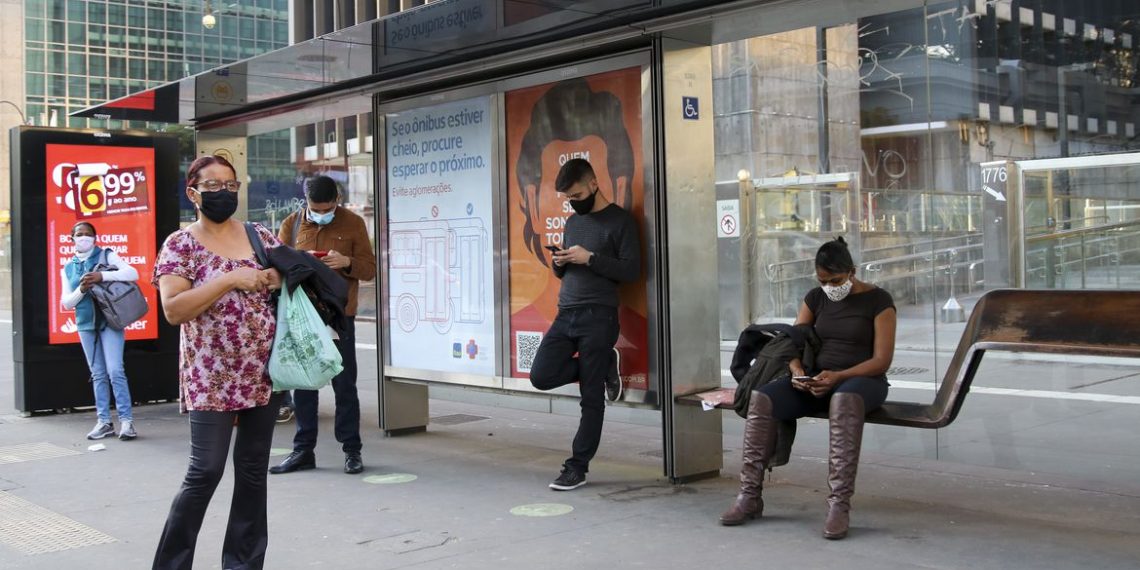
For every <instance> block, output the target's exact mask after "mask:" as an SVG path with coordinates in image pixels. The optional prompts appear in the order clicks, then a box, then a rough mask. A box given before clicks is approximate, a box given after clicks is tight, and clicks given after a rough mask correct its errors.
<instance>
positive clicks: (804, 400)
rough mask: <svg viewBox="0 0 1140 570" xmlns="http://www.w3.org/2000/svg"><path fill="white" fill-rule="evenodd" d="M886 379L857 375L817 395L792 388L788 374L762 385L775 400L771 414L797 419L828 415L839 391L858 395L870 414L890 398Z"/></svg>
mask: <svg viewBox="0 0 1140 570" xmlns="http://www.w3.org/2000/svg"><path fill="white" fill-rule="evenodd" d="M887 388H888V385H887V380H886V379H885V378H883V377H881V376H879V377H874V378H872V377H870V376H855V377H854V378H848V379H846V380H844V381H843V382H841V383H840V384H839V386H838V387H837V388H836V389H834V390H832V391H831V392H830V393H828V394H827V395H825V396H823V397H820V398H817V397H815V396H813V395H812V394H811V392H802V391H800V390H796V389H795V388H793V387H792V379H791V378H788V377H784V378H781V379H779V380H773V381H772V382H769V383H767V384H765V385H764V386H762V387H761V388H760V391H761V392H763V393H764V394H767V395H768V397H769V398H771V400H772V417H773V418H775V419H777V420H780V421H784V420H795V419H799V418H803V417H807V416H811V415H815V414H818V413H823V414H826V413H827V411H828V406H829V405H830V403H831V397H832V396H833V395H835V394H838V393H841V392H842V393H849V394H859V395H860V396H862V398H863V409H864V410H865V411H866V412H867V413H871V412H873V411H875V410H877V409H879V406H882V405H883V402H884V401H886V399H887Z"/></svg>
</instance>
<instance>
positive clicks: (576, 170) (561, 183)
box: [554, 158, 596, 192]
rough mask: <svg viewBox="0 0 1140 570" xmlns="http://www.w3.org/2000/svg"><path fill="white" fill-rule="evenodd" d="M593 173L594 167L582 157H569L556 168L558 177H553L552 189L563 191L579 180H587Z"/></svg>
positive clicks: (592, 176) (593, 176)
mask: <svg viewBox="0 0 1140 570" xmlns="http://www.w3.org/2000/svg"><path fill="white" fill-rule="evenodd" d="M591 178H596V176H595V175H594V167H593V166H590V161H588V160H586V159H584V158H571V159H570V160H567V161H566V164H563V165H562V168H559V169H558V178H555V179H554V189H555V190H557V191H559V192H565V191H567V190H569V189H570V187H571V186H573V185H575V184H577V183H579V182H589V181H590V179H591Z"/></svg>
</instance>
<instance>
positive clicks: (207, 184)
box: [195, 178, 241, 192]
mask: <svg viewBox="0 0 1140 570" xmlns="http://www.w3.org/2000/svg"><path fill="white" fill-rule="evenodd" d="M195 186H198V187H199V188H205V189H206V191H207V192H217V191H218V190H221V189H222V188H225V189H226V190H227V191H229V192H237V191H238V190H241V182H238V181H237V180H215V179H213V178H211V179H209V180H202V181H200V182H198V183H197V184H195Z"/></svg>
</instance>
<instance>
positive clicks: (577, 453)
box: [530, 158, 641, 491]
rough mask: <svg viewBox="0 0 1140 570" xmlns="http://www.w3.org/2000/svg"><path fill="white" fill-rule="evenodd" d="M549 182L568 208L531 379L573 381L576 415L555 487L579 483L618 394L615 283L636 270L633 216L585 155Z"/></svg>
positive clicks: (539, 384)
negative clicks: (609, 195)
mask: <svg viewBox="0 0 1140 570" xmlns="http://www.w3.org/2000/svg"><path fill="white" fill-rule="evenodd" d="M554 186H555V189H556V190H557V191H558V192H559V193H560V194H563V195H564V196H566V198H568V199H569V200H570V206H571V207H573V208H574V212H575V214H574V215H572V216H570V217H569V219H567V220H566V230H565V232H564V233H563V234H562V249H558V250H556V251H554V252H553V255H552V259H553V262H554V275H555V276H557V277H558V278H559V279H561V280H562V288H561V290H560V291H559V293H558V316H557V317H556V318H555V319H554V322H553V323H552V324H551V325H550V330H548V331H547V332H546V335H545V336H543V338H542V344H540V345H539V347H538V353H537V354H536V355H535V359H534V364H533V365H532V367H531V373H530V381H531V384H533V385H534V387H535V388H538V389H539V390H551V389H554V388H557V387H559V386H565V385H566V384H569V383H571V382H578V387H579V391H580V392H581V394H582V402H581V406H582V419H581V420H580V421H579V423H578V433H577V434H576V435H575V436H574V444H573V455H571V457H570V458H569V459H567V460H566V461H565V462H564V463H563V464H562V473H561V474H560V475H559V476H558V478H557V479H555V480H554V482H553V483H551V484H550V488H551V489H554V490H556V491H569V490H571V489H577V488H578V487H581V486H582V485H585V484H586V472H587V471H589V466H590V460H591V459H593V457H594V454H595V453H597V451H598V442H599V441H601V438H602V419H603V418H604V416H605V411H606V404H605V399H606V398H608V399H610V400H611V401H613V400H617V399H618V398H620V397H621V390H622V384H621V377H620V375H619V371H618V366H619V360H618V359H619V356H618V353H617V351H616V350H615V349H614V345H615V344H616V343H617V339H618V304H619V300H618V284H619V283H624V282H630V281H635V280H637V278H638V277H640V275H641V241H640V237H639V235H638V229H637V222H636V221H635V220H634V219H633V216H632V215H630V213H629V212H627V211H625V210H623V209H622V208H621V207H619V206H617V205H615V204H611V203H610V201H609V200H607V199H606V197H605V196H604V195H602V194H599V193H598V179H597V176H595V174H594V169H593V167H591V166H590V163H589V162H587V161H586V160H584V159H581V158H575V159H571V160H569V161H567V162H566V164H564V165H563V166H562V168H561V169H560V170H559V171H558V178H557V179H556V180H555V182H554ZM575 353H577V356H576V357H575Z"/></svg>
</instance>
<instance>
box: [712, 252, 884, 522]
mask: <svg viewBox="0 0 1140 570" xmlns="http://www.w3.org/2000/svg"><path fill="white" fill-rule="evenodd" d="M815 273H816V277H817V278H818V279H819V283H820V286H819V287H816V288H815V289H812V290H811V291H808V294H807V296H805V297H804V302H803V304H801V305H800V312H799V315H798V316H797V317H796V324H797V325H800V324H807V325H812V326H813V327H814V328H815V332H816V333H817V334H818V335H819V338H820V341H821V342H822V346H821V348H820V350H819V352H818V354H817V356H816V368H818V369H817V370H804V369H803V363H802V362H800V360H799V359H798V358H797V359H793V360H791V361H790V362H789V363H788V368H789V369H790V372H791V377H786V376H785V377H779V378H778V379H776V380H773V381H772V382H769V383H768V384H765V385H764V386H763V387H761V388H760V389H759V390H757V391H755V392H753V393H752V398H751V400H750V401H749V405H748V418H747V419H746V420H745V426H744V465H743V466H742V467H741V471H740V494H739V495H737V497H736V503H735V504H734V505H733V506H732V508H730V509H729V510H728V511H726V512H725V513H724V514H723V515H721V517H720V523H721V524H723V525H726V526H733V525H738V524H743V523H744V522H745V521H747V520H749V519H753V518H756V517H758V516H761V514H762V513H763V511H764V500H763V499H762V498H761V496H760V492H761V487H762V483H763V479H764V469H765V468H767V467H768V465H769V464H770V462H771V460H772V455H773V451H774V449H775V447H776V422H777V421H783V420H793V419H798V418H802V417H804V416H808V415H812V414H815V413H821V412H823V411H825V410H826V411H827V412H828V418H829V422H830V439H831V450H830V453H829V458H828V475H827V482H828V486H829V487H830V488H831V494H830V495H829V496H828V497H827V504H828V512H827V521H826V522H825V523H824V527H823V536H824V538H829V539H840V538H843V537H845V536H847V525H848V520H849V517H848V511H849V510H850V508H851V495H852V493H854V492H855V471H856V468H857V467H858V464H859V447H860V445H861V441H862V438H863V418H864V416H865V415H866V414H867V413H868V412H872V411H874V410H876V409H878V408H879V407H880V406H882V405H883V402H884V401H885V400H886V399H887V377H886V372H887V368H888V367H889V366H890V365H891V359H892V358H893V356H894V351H895V324H896V313H895V305H894V301H893V300H892V299H891V294H890V293H887V292H886V291H884V290H883V289H880V288H878V287H876V286H874V285H871V284H870V283H864V282H862V281H860V280H858V279H856V278H855V263H854V262H853V261H852V259H851V252H850V251H848V249H847V243H846V242H845V241H843V238H837V239H836V240H834V241H829V242H827V243H825V244H823V245H822V246H821V247H820V248H819V251H818V252H817V253H816V255H815Z"/></svg>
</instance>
